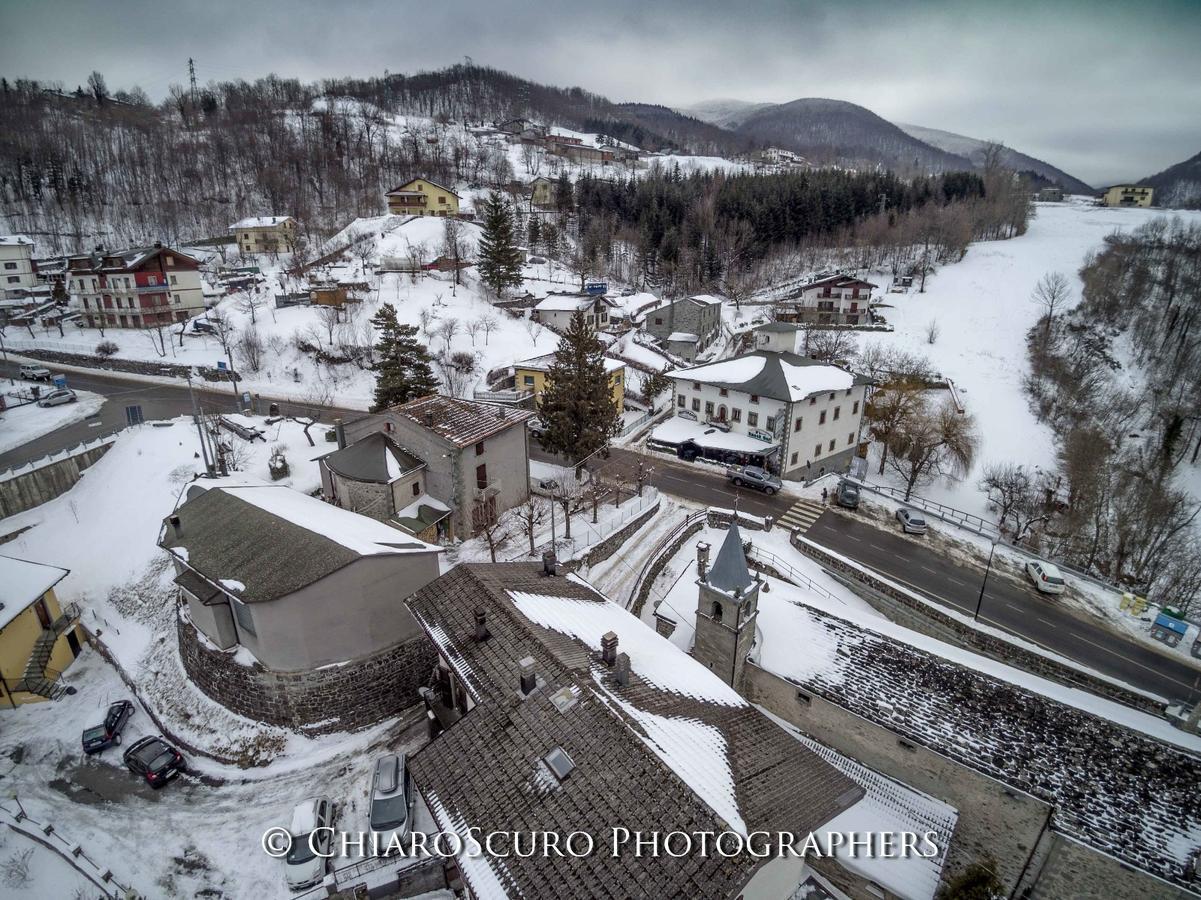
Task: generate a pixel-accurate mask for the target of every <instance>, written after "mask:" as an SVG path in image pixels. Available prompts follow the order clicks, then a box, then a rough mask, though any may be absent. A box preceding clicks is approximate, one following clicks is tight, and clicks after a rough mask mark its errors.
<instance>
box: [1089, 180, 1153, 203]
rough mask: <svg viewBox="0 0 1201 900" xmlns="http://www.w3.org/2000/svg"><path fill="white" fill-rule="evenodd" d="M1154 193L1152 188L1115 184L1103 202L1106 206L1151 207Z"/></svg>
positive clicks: (1107, 192)
mask: <svg viewBox="0 0 1201 900" xmlns="http://www.w3.org/2000/svg"><path fill="white" fill-rule="evenodd" d="M1153 193H1154V191H1153V189H1152V188H1149V187H1143V186H1141V185H1137V184H1115V185H1114V186H1113V187H1111V188H1110V189H1109V190H1107V191H1106V192H1105V196H1104V197H1103V198H1102V200H1101V202H1102V203H1104V204H1105V205H1106V206H1150V205H1151V197H1152V195H1153Z"/></svg>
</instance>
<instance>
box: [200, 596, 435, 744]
mask: <svg viewBox="0 0 1201 900" xmlns="http://www.w3.org/2000/svg"><path fill="white" fill-rule="evenodd" d="M176 620H177V622H176V624H177V631H178V636H179V654H180V658H181V659H182V661H183V666H184V670H185V671H186V672H187V673H188V677H189V678H190V679H191V680H192V681H193V683H195V684H196V686H197V687H199V688H200V689H201V690H202V691H204V693H206V694H208V696H210V697H212V698H213V699H214V700H216V701H217V702H218V703H220V704H221V705H222V706H224V707H226V708H228V709H230V710H232V711H233V712H236V713H238V714H239V715H243V716H246V717H247V718H249V719H255V720H257V721H261V722H268V723H270V724H272V725H281V726H283V727H285V728H299V729H304V731H305V732H306V733H308V734H322V733H326V732H331V731H345V730H348V729H357V728H365V727H367V726H369V725H373V724H374V723H376V722H379V721H381V720H382V719H386V718H389V717H390V716H395V715H397V714H399V713H400V712H401V711H402V710H404V709H405V708H406V707H409V706H412V705H413V704H414V703H416V702H417V701H418V696H417V689H418V688H419V687H421V686H423V685H424V684H426V683H427V682H428V681H429V679H430V676H431V673H432V672H433V670H434V666H435V665H436V664H437V661H438V655H437V653H435V652H434V648H433V646H432V645H431V644H430V643H429V641H427V640H426V638H425V636H424V634H419V635H417V636H416V637H412V638H409V639H408V640H406V641H403V642H402V643H400V644H397V645H395V646H393V647H389V648H387V649H385V650H381V651H380V652H378V653H375V654H373V655H371V656H368V657H365V658H363V659H357V660H352V661H350V662H348V663H345V664H343V665H339V666H328V667H326V668H322V669H314V670H312V671H308V672H273V671H271V670H269V669H266V668H264V667H263V666H261V665H259V664H257V663H256V664H254V665H252V666H243V665H240V664H239V663H237V662H235V661H234V658H233V654H232V653H225V652H222V651H220V650H217V649H215V648H214V647H213V646H211V645H210V644H208V643H206V642H205V641H204V639H203V638H201V637H200V636H199V635H198V633H197V631H196V629H195V627H194V626H193V625H192V624H191V623H190V622H186V621H184V618H183V616H177V617H176Z"/></svg>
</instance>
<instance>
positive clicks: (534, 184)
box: [529, 175, 555, 208]
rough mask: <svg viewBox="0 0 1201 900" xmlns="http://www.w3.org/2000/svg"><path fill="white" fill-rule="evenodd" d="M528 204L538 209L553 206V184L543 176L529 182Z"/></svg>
mask: <svg viewBox="0 0 1201 900" xmlns="http://www.w3.org/2000/svg"><path fill="white" fill-rule="evenodd" d="M529 190H530V203H531V204H533V205H534V206H538V207H543V208H545V207H548V206H553V205H554V203H555V183H554V182H553V181H551V180H550V179H549V178H547V177H546V176H545V175H539V176H538V177H537V178H535V179H534V180H533V181H531V182H530V187H529Z"/></svg>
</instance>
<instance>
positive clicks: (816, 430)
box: [652, 350, 868, 479]
mask: <svg viewBox="0 0 1201 900" xmlns="http://www.w3.org/2000/svg"><path fill="white" fill-rule="evenodd" d="M667 377H668V378H670V379H671V380H672V381H673V382H675V394H676V419H681V418H682V419H685V420H688V422H690V423H695V424H696V427H695V428H691V429H688V428H684V429H681V427H679V426H680V425H683V424H685V423H676V421H675V419H672V420H668V422H667V423H664V425H661V426H660V427H659V428H657V429H656V430H655V433H654V434H653V435H652V439H653V440H655V441H657V442H659V443H669V444H674V445H680V444H682V443H686V442H692V443H694V444H695V445H696V449H697V450H698V451H699V452H700V454H701V455H705V456H707V457H709V458H714V459H722V458H723V457H722V455H721V451H722V450H725V449H730V450H731V451H732V452H733V453H734V456H735V457H737V456H747V457H751V458H755V459H763V460H765V461H768V462H769V464H772V465H773V466H774V467H777V468H778V469H779V471H780V474H781V475H782V476H783V477H785V478H802V479H803V478H808V477H811V476H816V475H819V474H821V473H823V472H833V471H839V470H841V469H843V468H845V467H846V465H847V464H848V463H849V461H850V458H851V456H852V455H853V454H854V451H855V449H856V445H857V444H858V441H859V425H860V422H861V421H862V418H863V406H864V401H865V392H866V390H867V384H868V379H866V378H864V377H862V376H859V375H855V374H853V373H851V372H848V371H846V370H845V369H841V368H839V367H838V366H832V365H828V364H826V363H822V362H818V361H817V360H813V359H806V358H805V357H803V356H797V355H796V354H794V353H786V352H771V351H764V350H757V351H754V352H752V353H747V354H744V355H743V356H738V357H735V358H734V359H725V360H721V361H720V362H714V363H707V364H705V365H703V366H693V367H692V368H690V369H679V370H677V371H674V372H668V373H667ZM673 423H674V424H673ZM713 425H716V426H717V427H716V428H714V427H712V426H713ZM706 426H707V427H706ZM692 432H695V434H693V433H692ZM748 448H749V449H748ZM706 451H714V452H712V453H710V452H706Z"/></svg>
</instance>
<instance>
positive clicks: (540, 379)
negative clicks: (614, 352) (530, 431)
mask: <svg viewBox="0 0 1201 900" xmlns="http://www.w3.org/2000/svg"><path fill="white" fill-rule="evenodd" d="M554 362H555V354H553V353H548V354H546V355H545V356H535V357H534V358H533V359H526V360H522V361H521V362H519V363H517V364H516V365H514V367H513V368H514V370H515V371H516V373H517V390H519V391H533V392H534V403H535V404H536V405H538V406H541V405H542V392H543V391H545V390H546V374H547V373H548V372H549V371H550V367H551V366H552V365H554ZM605 371H606V372H608V373H609V386H610V389H611V390H612V393H613V405H614V406H615V407H617V413H618V415H620V414H621V411H622V410H623V409H624V408H625V398H626V367H625V364H624V363H622V362H620V361H619V360H616V359H609V358H608V357H605Z"/></svg>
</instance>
